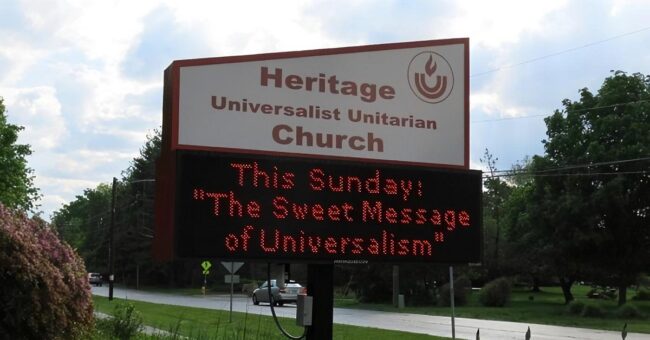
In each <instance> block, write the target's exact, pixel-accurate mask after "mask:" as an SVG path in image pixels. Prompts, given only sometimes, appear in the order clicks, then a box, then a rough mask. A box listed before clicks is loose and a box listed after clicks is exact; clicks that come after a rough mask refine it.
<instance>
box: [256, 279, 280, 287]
mask: <svg viewBox="0 0 650 340" xmlns="http://www.w3.org/2000/svg"><path fill="white" fill-rule="evenodd" d="M268 283H269V282H268V281H264V283H262V285H261V286H260V288H266V287H267V286H268ZM273 287H277V286H276V285H275V280H271V288H273Z"/></svg>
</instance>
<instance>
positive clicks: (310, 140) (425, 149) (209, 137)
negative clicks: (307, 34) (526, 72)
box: [172, 39, 469, 168]
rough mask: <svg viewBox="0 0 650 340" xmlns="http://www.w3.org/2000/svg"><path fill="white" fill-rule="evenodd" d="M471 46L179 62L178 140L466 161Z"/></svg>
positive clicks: (273, 150) (427, 161) (246, 148)
mask: <svg viewBox="0 0 650 340" xmlns="http://www.w3.org/2000/svg"><path fill="white" fill-rule="evenodd" d="M468 46H469V41H468V39H451V40H440V41H424V42H414V43H400V44H388V45H373V46H363V47H350V48H340V49H331V50H314V51H302V52H288V53H276V54H267V55H254V56H243V57H229V58H214V59H198V60H186V61H176V62H174V63H173V64H172V73H173V75H174V76H175V77H176V80H175V82H174V84H175V88H174V91H177V92H175V97H174V98H175V99H174V101H175V103H173V108H172V112H173V113H172V114H173V116H174V118H173V121H174V123H175V126H174V128H173V129H174V131H173V134H174V136H173V140H174V141H173V147H174V148H177V149H204V150H215V151H219V150H222V151H241V152H255V153H270V154H280V155H298V156H307V157H325V158H328V157H331V158H344V159H357V160H371V161H378V162H388V163H391V162H394V163H409V164H421V165H439V166H446V167H453V168H468V167H469V164H468V163H469V145H468V141H469V137H468V133H469V129H468V126H469V125H468V123H469V122H468V119H469V103H468V102H469V100H468V88H469V83H468V79H469V77H468V65H469V52H468Z"/></svg>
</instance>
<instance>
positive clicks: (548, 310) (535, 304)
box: [334, 286, 650, 333]
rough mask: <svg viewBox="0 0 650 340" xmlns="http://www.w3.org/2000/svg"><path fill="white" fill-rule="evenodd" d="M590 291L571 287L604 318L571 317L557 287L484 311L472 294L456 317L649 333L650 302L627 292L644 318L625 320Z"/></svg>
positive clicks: (444, 310)
mask: <svg viewBox="0 0 650 340" xmlns="http://www.w3.org/2000/svg"><path fill="white" fill-rule="evenodd" d="M589 289H590V287H588V286H574V287H573V289H572V290H571V291H572V293H573V295H574V297H575V298H576V299H577V300H579V301H582V302H584V303H585V304H599V305H601V306H602V307H603V308H604V309H605V311H606V313H607V314H606V316H604V317H583V316H580V315H574V314H570V313H569V312H568V311H567V306H566V305H564V297H563V295H562V291H561V290H560V288H559V287H544V288H542V292H539V293H531V292H529V291H525V290H522V289H515V290H514V291H513V294H512V298H511V301H510V303H509V304H508V305H506V306H505V307H502V308H497V307H483V306H482V305H481V304H480V303H479V302H478V293H477V292H473V293H472V294H470V296H469V298H468V303H467V305H465V306H460V307H458V306H457V307H456V316H457V317H465V318H477V319H484V320H503V321H515V322H524V323H538V324H548V325H558V326H573V327H582V328H592V329H604V330H613V331H620V330H621V329H622V328H623V325H624V324H625V323H626V322H627V324H628V326H627V330H628V331H629V332H638V333H650V321H649V318H648V316H649V315H650V301H632V300H631V297H632V296H634V291H628V304H630V305H634V306H636V307H637V308H638V309H639V310H641V312H642V313H643V314H644V315H645V317H644V318H636V319H624V318H619V317H617V316H616V310H617V302H616V301H604V300H592V299H588V298H587V297H586V294H587V292H588V291H589ZM334 306H335V307H341V308H356V309H372V310H382V311H392V312H396V311H397V312H403V313H414V314H427V315H442V316H449V315H451V309H450V308H449V307H430V306H426V307H406V308H404V309H399V310H397V309H396V308H394V307H393V306H392V305H390V304H367V303H358V302H357V301H356V300H355V299H345V298H341V297H337V298H336V299H335V300H334Z"/></svg>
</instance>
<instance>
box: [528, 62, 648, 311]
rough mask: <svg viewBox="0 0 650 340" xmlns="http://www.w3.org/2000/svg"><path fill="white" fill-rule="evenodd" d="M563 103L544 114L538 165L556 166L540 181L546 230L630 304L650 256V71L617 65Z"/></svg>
mask: <svg viewBox="0 0 650 340" xmlns="http://www.w3.org/2000/svg"><path fill="white" fill-rule="evenodd" d="M563 105H564V110H563V112H560V111H556V112H555V113H554V114H553V115H552V116H551V117H548V118H547V119H546V120H545V121H546V125H547V135H548V138H547V139H546V140H545V141H543V143H544V148H545V155H544V157H543V158H538V159H535V161H536V162H535V163H536V165H537V169H538V170H539V169H543V168H555V169H558V170H557V172H556V173H547V174H548V175H549V176H547V177H538V178H537V179H536V182H537V192H538V193H539V195H540V197H542V198H544V199H545V200H543V201H542V202H546V203H548V207H553V208H552V209H547V211H546V212H545V213H546V215H545V216H542V217H543V218H545V219H546V220H547V222H548V223H546V224H545V225H546V226H547V227H549V230H547V234H546V235H548V237H551V239H550V240H549V241H552V242H554V243H555V247H564V250H567V251H566V252H564V253H563V254H564V256H572V257H573V258H574V259H579V260H580V261H581V262H582V264H583V265H586V268H587V269H589V268H591V270H589V271H588V273H583V275H585V274H590V275H592V276H593V277H594V279H596V280H599V281H601V282H604V283H608V284H614V285H617V286H618V288H619V304H624V303H625V301H626V293H627V287H628V286H629V285H630V284H632V283H634V280H635V279H636V276H637V275H638V274H639V272H640V271H641V270H643V269H647V267H648V264H649V259H650V227H649V216H648V215H649V213H650V195H648V193H649V192H650V172H649V171H648V168H649V164H650V162H649V161H648V160H649V157H650V134H649V133H648V131H650V77H646V76H644V75H642V74H639V73H635V74H631V75H628V74H626V73H624V72H620V71H617V72H614V73H613V75H612V76H610V77H608V78H606V79H605V81H604V83H603V85H602V87H601V88H600V90H599V91H598V93H597V94H595V95H594V94H593V93H591V92H590V91H589V90H588V89H586V88H585V89H582V90H581V91H580V100H579V101H575V102H574V101H570V100H568V99H567V100H564V101H563ZM575 165H585V166H584V167H577V168H576V167H574V166H575ZM551 175H552V176H551ZM549 200H552V201H554V203H553V202H549ZM548 237H547V239H548ZM563 242H564V243H565V244H563V245H562V243H563ZM565 263H567V262H565Z"/></svg>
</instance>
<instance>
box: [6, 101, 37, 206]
mask: <svg viewBox="0 0 650 340" xmlns="http://www.w3.org/2000/svg"><path fill="white" fill-rule="evenodd" d="M21 130H23V127H22V126H17V125H13V124H10V123H8V122H7V116H6V114H5V105H4V99H3V98H2V97H0V202H2V203H3V204H4V205H5V206H7V207H9V208H12V209H19V210H24V211H31V210H32V209H34V208H35V206H36V205H35V204H36V200H37V199H38V197H39V194H38V189H36V188H35V187H34V176H33V175H32V174H33V172H34V171H33V170H32V169H31V168H29V167H28V166H27V159H26V157H27V156H29V155H30V154H31V153H32V151H31V149H30V147H29V145H27V144H16V142H17V140H18V133H19V132H20V131H21Z"/></svg>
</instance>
